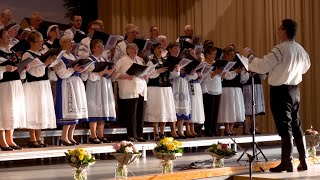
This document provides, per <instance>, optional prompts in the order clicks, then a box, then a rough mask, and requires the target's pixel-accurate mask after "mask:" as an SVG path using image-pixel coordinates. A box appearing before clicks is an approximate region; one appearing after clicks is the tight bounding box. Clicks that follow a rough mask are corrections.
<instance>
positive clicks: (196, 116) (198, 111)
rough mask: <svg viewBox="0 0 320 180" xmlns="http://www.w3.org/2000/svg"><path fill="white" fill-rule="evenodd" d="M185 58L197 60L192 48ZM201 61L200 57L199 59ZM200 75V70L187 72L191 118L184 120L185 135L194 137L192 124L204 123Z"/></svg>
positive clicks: (195, 134)
mask: <svg viewBox="0 0 320 180" xmlns="http://www.w3.org/2000/svg"><path fill="white" fill-rule="evenodd" d="M186 58H188V59H190V60H193V61H198V60H197V59H196V54H195V51H194V49H193V48H190V49H189V50H188V52H187V55H186ZM200 61H201V59H200ZM200 76H201V73H200V72H195V71H194V70H191V73H190V74H189V78H190V79H191V80H190V81H189V90H190V99H191V120H190V121H186V135H187V137H191V138H193V137H195V136H197V135H198V134H197V133H196V132H195V129H194V124H203V123H204V120H205V118H204V109H203V99H202V98H203V97H202V90H201V85H200V82H199V77H200Z"/></svg>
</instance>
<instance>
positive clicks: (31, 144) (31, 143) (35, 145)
mask: <svg viewBox="0 0 320 180" xmlns="http://www.w3.org/2000/svg"><path fill="white" fill-rule="evenodd" d="M28 147H29V148H42V147H43V146H42V145H40V144H39V143H38V142H37V141H29V142H28Z"/></svg>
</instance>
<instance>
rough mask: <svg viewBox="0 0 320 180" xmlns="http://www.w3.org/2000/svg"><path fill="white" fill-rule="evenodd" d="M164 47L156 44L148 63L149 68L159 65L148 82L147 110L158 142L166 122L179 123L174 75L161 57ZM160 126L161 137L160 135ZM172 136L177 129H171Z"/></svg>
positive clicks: (148, 119) (147, 119)
mask: <svg viewBox="0 0 320 180" xmlns="http://www.w3.org/2000/svg"><path fill="white" fill-rule="evenodd" d="M161 49H162V45H161V44H160V43H155V44H153V45H152V48H151V57H150V59H151V60H150V61H149V62H148V65H149V66H152V65H155V64H158V65H157V67H156V68H155V71H153V73H152V74H151V75H150V79H149V81H148V102H147V110H146V112H147V113H146V117H147V118H146V121H147V122H152V125H153V133H154V140H155V141H158V140H159V139H160V138H162V137H164V127H165V124H166V122H171V123H174V122H176V121H177V117H176V109H175V106H174V100H173V93H172V88H171V87H172V84H171V82H170V75H171V73H174V71H175V70H173V71H172V72H170V71H168V69H167V68H166V67H164V66H163V63H164V61H165V60H164V58H163V57H162V56H161V52H162V51H161ZM159 124H160V135H159V130H158V129H159ZM171 131H172V132H171V133H172V134H176V131H175V129H171Z"/></svg>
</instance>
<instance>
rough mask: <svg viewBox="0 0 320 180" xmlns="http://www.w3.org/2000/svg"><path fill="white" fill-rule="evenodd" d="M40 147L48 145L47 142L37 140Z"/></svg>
mask: <svg viewBox="0 0 320 180" xmlns="http://www.w3.org/2000/svg"><path fill="white" fill-rule="evenodd" d="M37 142H38V144H40V145H41V146H42V147H48V144H45V143H43V142H42V141H37Z"/></svg>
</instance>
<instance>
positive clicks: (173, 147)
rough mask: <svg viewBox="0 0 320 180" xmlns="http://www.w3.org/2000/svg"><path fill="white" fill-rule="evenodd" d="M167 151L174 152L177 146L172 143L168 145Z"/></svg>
mask: <svg viewBox="0 0 320 180" xmlns="http://www.w3.org/2000/svg"><path fill="white" fill-rule="evenodd" d="M167 149H168V150H169V151H173V150H175V149H176V145H175V144H174V143H172V142H170V143H168V145H167Z"/></svg>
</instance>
